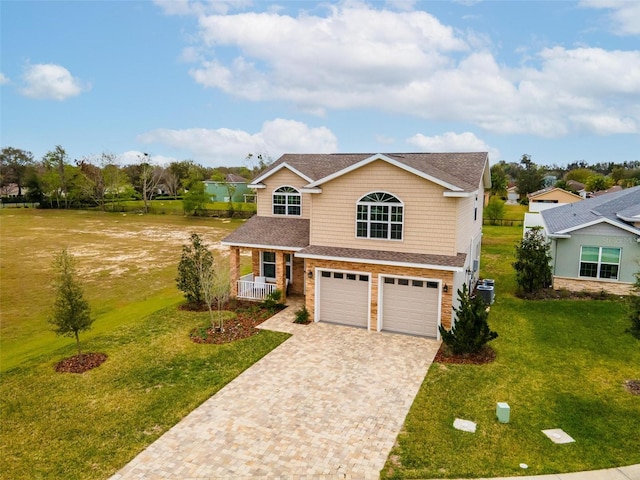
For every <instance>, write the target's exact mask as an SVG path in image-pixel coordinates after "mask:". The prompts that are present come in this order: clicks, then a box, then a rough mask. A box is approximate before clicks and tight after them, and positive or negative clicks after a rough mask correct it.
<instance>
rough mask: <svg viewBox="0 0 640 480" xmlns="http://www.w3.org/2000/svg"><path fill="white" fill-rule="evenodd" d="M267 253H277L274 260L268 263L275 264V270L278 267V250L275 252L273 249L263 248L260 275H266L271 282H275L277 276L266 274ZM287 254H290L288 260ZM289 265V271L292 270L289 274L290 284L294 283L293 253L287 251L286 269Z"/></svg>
mask: <svg viewBox="0 0 640 480" xmlns="http://www.w3.org/2000/svg"><path fill="white" fill-rule="evenodd" d="M265 253H275V255H276V258H275V259H274V260H273V262H266V263H267V264H268V265H272V264H273V268H274V271H275V268H276V262H277V261H278V252H273V251H271V250H263V251H262V252H260V275H261V276H263V277H265V279H266V280H269V281H270V282H275V281H276V277H267V276H266V275H265V274H264V264H265V261H264V254H265ZM286 255H288V256H289V260H287V259H286V258H287V257H286ZM287 267H289V271H290V272H291V274H290V275H289V276H290V277H291V278H289V279H288V280H289V284H292V283H293V255H291V254H290V253H285V270H286V268H287Z"/></svg>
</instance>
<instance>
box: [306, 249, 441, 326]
mask: <svg viewBox="0 0 640 480" xmlns="http://www.w3.org/2000/svg"><path fill="white" fill-rule="evenodd" d="M316 268H321V269H327V270H348V271H353V272H367V273H369V274H370V275H371V277H370V281H371V319H370V320H371V330H377V329H378V288H379V287H378V275H380V274H382V275H401V276H408V277H419V278H427V279H429V280H436V281H437V280H441V281H442V283H443V284H446V285H448V286H449V292H447V293H445V292H442V305H441V311H442V318H441V324H442V326H443V327H444V328H446V329H449V328H451V321H452V318H453V308H452V301H453V272H450V271H442V270H431V269H426V268H414V267H397V266H391V265H376V264H370V263H355V262H342V261H335V260H317V259H310V258H308V259H307V270H312V271H314V276H313V278H308V277H307V276H305V277H304V279H305V283H306V301H305V304H306V307H307V310H308V311H309V313H310V315H311V318H313V316H314V313H315V282H316V280H317V279H316V275H315V269H316Z"/></svg>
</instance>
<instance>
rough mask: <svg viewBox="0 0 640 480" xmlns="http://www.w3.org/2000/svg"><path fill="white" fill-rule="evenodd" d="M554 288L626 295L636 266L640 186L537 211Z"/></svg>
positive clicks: (639, 261) (639, 257)
mask: <svg viewBox="0 0 640 480" xmlns="http://www.w3.org/2000/svg"><path fill="white" fill-rule="evenodd" d="M540 217H541V219H542V222H541V223H542V227H543V228H544V231H545V234H546V236H547V238H548V239H550V240H551V255H552V257H553V260H552V268H553V287H554V288H555V289H560V288H566V289H568V290H572V291H582V290H587V291H595V292H599V291H602V290H604V291H606V292H609V293H613V294H620V295H623V294H628V293H629V292H630V288H631V286H632V284H633V283H634V281H635V277H634V275H635V273H637V272H638V271H640V186H639V187H634V188H629V189H626V190H622V191H618V192H614V193H610V194H607V195H601V196H598V197H594V198H589V199H586V200H584V201H582V202H576V203H571V204H568V205H563V206H560V207H556V208H551V209H549V210H544V211H542V212H541V213H540Z"/></svg>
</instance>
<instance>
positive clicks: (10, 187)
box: [0, 183, 27, 198]
mask: <svg viewBox="0 0 640 480" xmlns="http://www.w3.org/2000/svg"><path fill="white" fill-rule="evenodd" d="M20 190H22V195H24V194H25V193H26V192H27V189H26V188H24V187H22V189H20V188H18V184H16V183H9V184H7V185H3V186H2V187H0V197H2V198H16V197H19V196H20V195H19V193H20Z"/></svg>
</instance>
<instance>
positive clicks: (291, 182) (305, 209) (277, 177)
mask: <svg viewBox="0 0 640 480" xmlns="http://www.w3.org/2000/svg"><path fill="white" fill-rule="evenodd" d="M308 183H309V182H307V181H306V180H305V179H303V178H300V177H299V176H298V175H296V174H295V173H293V172H292V171H291V170H289V169H288V168H282V169H280V170H278V171H277V172H276V173H274V174H273V175H271V176H269V177H267V178H266V179H265V181H264V184H265V185H266V188H259V189H257V190H256V191H257V195H258V196H257V201H258V209H257V214H258V215H259V216H261V217H272V216H274V215H273V208H272V201H273V192H274V191H275V190H277V189H278V188H280V187H282V186H285V185H288V186H290V187H294V188H297V189H298V190H300V189H301V188H302V187H304V186H305V185H307V184H308ZM309 197H310V195H309V194H308V193H303V194H302V215H301V216H300V217H299V218H310V217H311V199H310V198H309Z"/></svg>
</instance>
